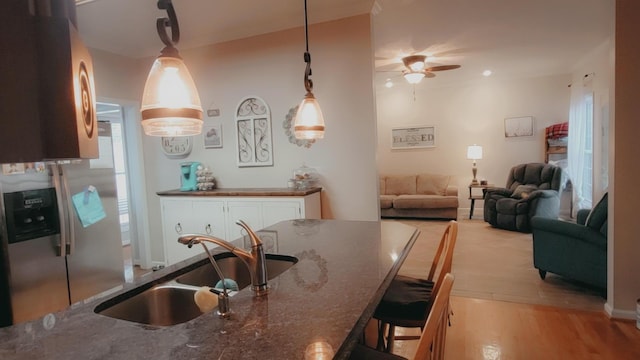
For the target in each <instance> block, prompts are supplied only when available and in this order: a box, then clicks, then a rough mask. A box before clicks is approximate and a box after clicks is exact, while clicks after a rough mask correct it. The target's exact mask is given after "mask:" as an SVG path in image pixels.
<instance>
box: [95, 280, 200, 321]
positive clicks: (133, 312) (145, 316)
mask: <svg viewBox="0 0 640 360" xmlns="http://www.w3.org/2000/svg"><path fill="white" fill-rule="evenodd" d="M196 290H198V288H197V287H190V286H179V285H169V284H167V285H156V286H154V287H152V288H150V289H148V290H146V291H143V292H142V293H139V294H137V295H134V296H131V297H129V298H127V299H125V300H124V301H121V302H119V303H117V304H115V305H113V306H111V307H108V308H106V309H103V310H101V309H100V307H101V306H102V304H101V305H99V306H98V307H97V308H96V311H95V312H97V313H98V314H101V315H105V316H109V317H113V318H116V319H121V320H127V321H132V322H137V323H141V324H148V325H159V326H168V325H175V324H180V323H183V322H186V321H189V320H191V319H195V318H196V317H198V316H200V315H202V314H203V312H202V311H200V309H199V308H198V306H197V305H196V303H195V302H194V300H193V295H194V294H195V292H196Z"/></svg>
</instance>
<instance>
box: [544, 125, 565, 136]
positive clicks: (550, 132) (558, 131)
mask: <svg viewBox="0 0 640 360" xmlns="http://www.w3.org/2000/svg"><path fill="white" fill-rule="evenodd" d="M545 130H546V136H547V139H558V138H562V137H567V136H569V123H568V122H563V123H560V124H554V125H551V126H548V127H547V128H546V129H545Z"/></svg>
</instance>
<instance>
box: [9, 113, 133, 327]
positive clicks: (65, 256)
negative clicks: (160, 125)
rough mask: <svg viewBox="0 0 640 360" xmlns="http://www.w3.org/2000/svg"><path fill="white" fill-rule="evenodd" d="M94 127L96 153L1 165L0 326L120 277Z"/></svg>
mask: <svg viewBox="0 0 640 360" xmlns="http://www.w3.org/2000/svg"><path fill="white" fill-rule="evenodd" d="M100 129H102V131H101V134H100V152H101V158H100V159H97V160H72V161H66V162H62V163H61V162H59V161H58V162H52V163H28V164H3V166H2V173H1V174H0V193H2V196H0V202H1V204H0V205H2V206H1V211H2V214H1V215H2V216H1V217H0V222H1V225H2V226H0V228H1V229H0V230H1V231H0V237H1V239H0V240H1V242H0V261H2V266H1V267H0V326H7V325H11V324H16V323H20V322H23V321H27V320H32V319H36V318H39V317H41V316H44V315H46V314H47V313H50V312H55V311H58V310H62V309H64V308H66V307H68V306H69V305H70V304H73V303H76V302H78V301H81V300H84V299H87V298H90V297H92V296H94V295H96V294H99V293H102V292H104V291H108V290H110V289H113V288H114V287H117V286H119V285H121V284H122V283H123V282H124V266H123V253H122V240H121V232H120V223H119V213H118V205H117V194H116V182H115V173H114V167H113V161H112V153H107V151H109V152H110V151H112V149H111V146H110V145H111V138H110V126H108V124H107V125H105V124H101V125H100ZM110 159H111V165H109V163H110V162H109V160H110ZM74 196H75V203H74V200H73V197H74ZM89 200H91V202H89ZM87 204H89V205H90V207H89V205H87ZM85 205H87V207H84V206H85ZM100 207H101V208H100Z"/></svg>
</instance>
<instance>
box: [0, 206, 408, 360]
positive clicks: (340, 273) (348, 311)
mask: <svg viewBox="0 0 640 360" xmlns="http://www.w3.org/2000/svg"><path fill="white" fill-rule="evenodd" d="M265 230H267V231H271V232H272V233H271V234H272V239H271V240H272V241H273V243H272V244H271V245H272V247H271V251H269V252H270V253H278V254H284V255H291V256H295V257H296V258H298V262H297V263H296V264H295V265H293V266H292V267H291V268H290V269H289V270H287V271H285V272H284V273H282V274H281V275H279V276H278V277H276V278H275V279H273V280H270V282H269V285H270V287H271V289H270V293H269V294H268V295H267V296H264V297H258V298H256V297H254V296H253V294H252V291H251V290H250V288H249V287H247V288H244V289H242V290H241V291H240V292H238V293H237V294H236V295H235V296H233V297H231V299H230V303H231V309H232V311H233V315H232V317H231V318H230V319H226V320H225V319H220V318H218V317H217V316H216V315H215V313H214V312H209V313H205V314H203V315H201V316H199V317H196V318H195V319H193V320H190V321H187V322H184V323H181V324H177V325H173V326H166V327H158V326H148V325H141V324H137V323H132V322H128V321H124V320H118V319H114V318H110V317H106V316H103V315H99V314H95V313H94V311H93V310H94V308H95V307H96V306H97V305H99V304H100V303H102V302H103V301H105V300H107V299H110V298H113V297H114V296H117V295H119V294H121V293H124V292H127V291H129V290H132V289H134V288H136V287H138V286H141V285H143V284H146V283H149V282H153V281H155V282H159V281H164V280H166V279H168V278H170V277H171V276H173V274H174V273H179V272H180V271H181V270H182V269H184V268H187V267H188V266H190V265H192V264H193V263H196V262H201V261H203V260H204V259H205V256H206V255H205V254H203V253H202V249H201V248H198V247H194V248H193V251H194V257H192V258H190V259H187V260H184V261H182V262H179V263H177V264H175V265H172V266H169V267H167V268H165V269H163V270H160V271H157V272H154V273H153V274H151V275H149V276H147V277H144V278H142V279H140V280H138V281H137V282H136V283H134V284H127V285H126V286H125V287H124V288H123V289H120V290H118V291H116V292H115V293H112V294H110V295H107V296H104V297H102V298H94V299H90V300H87V301H84V302H82V303H77V304H75V305H72V307H71V308H69V309H68V310H65V311H62V312H58V313H55V314H52V315H48V316H46V317H44V318H43V319H40V320H36V321H32V322H28V323H24V324H18V325H15V326H12V327H8V328H3V329H0V339H2V341H1V342H0V358H1V359H25V358H38V359H204V358H207V359H303V358H304V357H305V352H307V351H309V350H310V349H315V348H322V349H324V350H325V351H327V352H328V353H329V354H332V353H333V354H334V355H335V358H336V359H344V358H347V357H348V355H349V352H350V351H351V349H352V348H353V346H354V345H355V344H356V342H357V341H358V339H359V337H360V336H361V335H362V332H363V330H364V327H365V326H366V324H367V322H368V320H369V319H370V318H371V315H372V314H373V311H374V310H375V307H376V304H377V303H378V302H379V301H380V299H381V298H382V295H383V294H384V291H385V290H386V288H387V287H388V285H389V282H390V281H391V279H392V278H393V277H394V276H395V274H396V273H397V272H398V269H399V268H400V266H401V265H402V262H403V261H404V259H405V257H406V255H407V253H408V252H409V250H410V249H411V247H412V246H413V243H414V242H415V240H416V238H417V236H418V233H419V232H418V230H417V229H415V228H413V227H411V226H408V225H404V224H401V223H399V222H393V221H381V222H379V221H340V220H311V219H300V220H290V221H284V222H280V223H278V224H275V225H273V226H271V227H269V228H267V229H265ZM234 244H235V245H236V246H239V247H244V246H243V245H244V240H243V239H237V240H236V241H234ZM213 252H214V253H217V252H222V249H221V248H216V249H214V251H213ZM203 285H205V284H203ZM208 285H211V284H208ZM43 301H46V294H43Z"/></svg>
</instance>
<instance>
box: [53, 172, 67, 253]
mask: <svg viewBox="0 0 640 360" xmlns="http://www.w3.org/2000/svg"><path fill="white" fill-rule="evenodd" d="M51 175H52V177H53V187H54V189H55V190H56V202H57V203H58V212H59V213H60V215H59V216H58V221H59V222H60V238H59V239H58V246H57V254H56V255H57V256H60V257H63V256H65V255H66V251H67V246H66V242H65V239H66V238H67V225H66V224H65V219H66V218H67V216H66V215H65V211H64V209H65V206H64V201H63V199H62V198H63V195H62V186H61V184H60V176H61V174H60V166H59V165H58V164H53V165H51Z"/></svg>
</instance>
